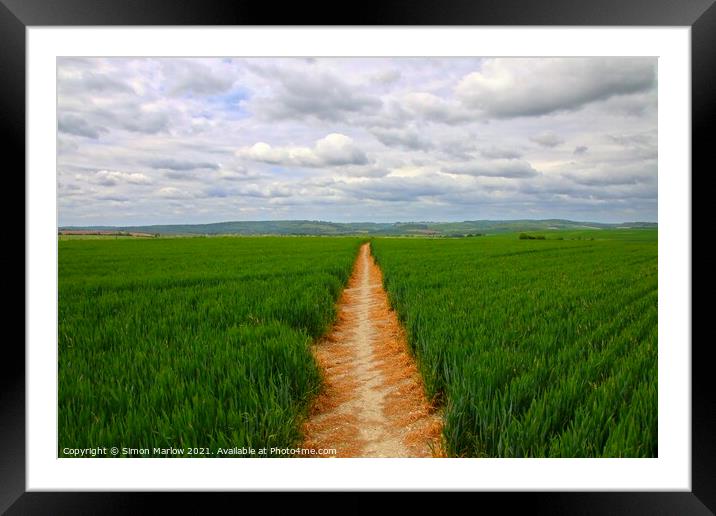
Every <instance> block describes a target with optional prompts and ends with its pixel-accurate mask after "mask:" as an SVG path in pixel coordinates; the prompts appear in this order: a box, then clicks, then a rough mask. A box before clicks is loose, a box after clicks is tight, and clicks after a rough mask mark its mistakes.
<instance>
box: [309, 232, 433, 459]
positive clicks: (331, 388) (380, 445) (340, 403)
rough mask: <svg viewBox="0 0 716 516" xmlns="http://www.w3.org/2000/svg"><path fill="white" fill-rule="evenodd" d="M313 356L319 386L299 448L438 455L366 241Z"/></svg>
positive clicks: (344, 453)
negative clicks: (321, 385)
mask: <svg viewBox="0 0 716 516" xmlns="http://www.w3.org/2000/svg"><path fill="white" fill-rule="evenodd" d="M314 354H315V356H316V359H317V360H318V363H319V365H320V367H321V369H322V370H323V376H324V388H323V391H322V393H321V394H320V395H319V396H318V398H317V399H316V401H315V403H314V405H313V407H312V410H311V413H310V415H309V418H308V421H307V422H306V424H305V427H304V435H305V441H304V443H303V446H304V447H305V448H316V449H318V448H323V449H326V448H334V449H336V450H337V455H333V456H334V457H335V456H337V457H435V456H441V455H442V453H441V450H440V445H439V443H440V432H441V420H440V416H439V414H438V413H437V412H436V411H435V410H434V408H433V407H432V406H431V405H430V403H429V402H428V400H427V399H426V398H425V395H424V391H423V385H422V380H421V378H420V375H419V373H418V371H417V368H416V366H415V362H414V360H413V358H412V356H411V354H410V352H409V350H408V345H407V341H406V338H405V333H404V331H403V329H402V327H401V326H400V324H399V322H398V319H397V317H396V314H395V312H394V311H393V310H392V309H391V308H390V304H389V302H388V296H387V294H386V292H385V290H384V289H383V283H382V273H381V271H380V268H379V267H378V266H377V265H376V263H375V261H374V260H373V257H372V256H371V252H370V244H364V245H363V246H362V247H361V249H360V253H359V255H358V259H357V260H356V265H355V268H354V269H353V273H352V275H351V278H350V280H349V282H348V286H347V288H346V289H345V290H344V291H343V294H342V295H341V298H340V300H339V303H338V318H337V321H336V323H335V325H334V326H333V328H332V330H331V331H330V333H329V334H328V335H327V336H326V337H324V338H323V339H322V340H320V341H319V342H318V343H317V344H316V345H315V346H314Z"/></svg>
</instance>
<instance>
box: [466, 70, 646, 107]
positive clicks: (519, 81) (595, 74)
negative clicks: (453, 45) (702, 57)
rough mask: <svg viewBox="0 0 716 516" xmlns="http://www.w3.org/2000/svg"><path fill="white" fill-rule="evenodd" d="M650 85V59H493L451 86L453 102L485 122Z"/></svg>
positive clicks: (636, 90)
mask: <svg viewBox="0 0 716 516" xmlns="http://www.w3.org/2000/svg"><path fill="white" fill-rule="evenodd" d="M655 84H656V60H655V59H643V58H627V57H624V58H619V57H616V58H615V57H609V58H593V57H590V58H552V59H547V58H544V59H534V58H498V59H491V60H487V61H486V62H485V63H484V64H483V66H482V69H481V70H480V71H477V72H473V73H470V74H468V75H466V76H465V77H464V78H463V79H462V80H461V81H460V83H459V84H458V85H457V87H456V89H455V92H456V94H457V96H458V98H459V99H460V100H461V101H462V102H463V103H464V104H465V106H468V107H470V108H472V109H476V110H478V111H479V112H481V113H482V114H483V115H484V116H486V117H494V118H512V117H520V116H535V115H545V114H549V113H553V112H557V111H565V110H575V109H579V108H580V107H582V106H584V105H585V104H588V103H590V102H595V101H599V100H606V99H609V98H611V97H614V96H617V95H624V94H631V93H637V92H643V91H647V90H650V89H652V88H653V87H654V86H655Z"/></svg>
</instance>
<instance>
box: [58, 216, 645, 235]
mask: <svg viewBox="0 0 716 516" xmlns="http://www.w3.org/2000/svg"><path fill="white" fill-rule="evenodd" d="M657 227H658V226H657V223H655V222H623V223H621V224H604V223H600V222H575V221H571V220H562V219H547V220H529V219H525V220H466V221H463V222H386V223H381V222H348V223H341V222H325V221H320V220H268V221H236V222H216V223H213V224H167V225H154V226H63V227H60V228H59V231H60V232H64V231H68V232H79V231H83V232H84V231H95V232H105V231H113V232H127V233H149V234H158V235H316V236H318V235H376V236H378V235H396V236H397V235H432V236H466V235H476V234H490V233H506V232H515V231H547V230H558V229H559V230H579V229H615V228H630V229H640V228H652V229H653V228H657Z"/></svg>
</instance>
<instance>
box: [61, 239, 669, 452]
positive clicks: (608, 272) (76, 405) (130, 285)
mask: <svg viewBox="0 0 716 516" xmlns="http://www.w3.org/2000/svg"><path fill="white" fill-rule="evenodd" d="M527 233H529V234H530V235H532V236H544V237H545V238H544V240H541V239H540V240H536V239H535V240H527V239H520V238H519V233H510V234H500V235H487V236H480V237H474V238H416V237H411V238H402V237H398V238H390V237H379V238H374V239H373V241H372V242H373V243H372V247H373V253H374V255H375V256H376V259H377V261H378V263H379V265H380V266H381V268H382V270H383V274H384V283H385V286H386V290H387V291H388V295H389V297H390V301H391V303H392V304H393V306H394V307H395V309H396V311H397V312H398V315H399V317H400V319H401V320H402V322H403V323H404V325H405V327H406V330H407V334H408V339H409V343H410V345H411V348H412V350H413V352H414V353H415V355H416V358H417V361H418V366H419V368H420V371H421V373H422V376H423V379H424V382H425V386H426V390H427V391H428V394H429V396H430V397H431V398H435V399H436V400H437V401H438V403H439V404H440V405H441V406H442V408H443V418H444V439H445V447H446V451H447V453H448V455H450V456H467V457H654V456H657V232H656V230H652V229H621V230H609V229H595V230H570V231H539V230H533V231H527ZM362 241H364V240H362V239H359V238H350V237H343V238H342V237H241V238H236V237H214V238H158V239H141V238H139V239H134V238H131V237H127V238H116V239H115V238H98V239H85V238H79V239H67V240H65V239H60V240H59V241H58V247H59V314H58V315H59V334H58V335H59V407H58V408H59V421H58V424H59V443H58V444H59V455H60V456H64V455H63V453H62V450H63V449H64V448H65V447H69V448H85V447H89V446H92V447H112V446H120V447H128V448H136V449H142V448H149V449H150V450H153V449H154V448H157V447H159V448H171V447H175V448H189V447H211V448H212V449H216V448H218V447H230V448H231V447H239V448H240V447H253V448H260V447H272V446H278V447H285V446H291V445H296V444H298V443H299V442H300V439H301V435H300V425H301V422H302V420H303V418H304V416H305V413H306V409H307V406H308V404H309V403H310V401H311V400H312V399H313V397H314V395H315V394H316V393H317V392H318V390H319V389H320V384H321V381H320V374H319V371H318V369H317V366H316V363H315V361H314V359H313V356H312V355H311V353H310V347H309V344H310V342H311V341H312V340H314V339H316V338H317V337H319V336H320V335H322V334H324V333H325V331H326V330H327V329H328V328H329V326H330V324H331V322H332V321H333V320H334V317H335V312H336V309H335V303H336V301H337V299H338V296H339V294H340V292H341V290H342V288H343V287H344V286H345V284H346V281H347V279H348V277H349V275H350V272H351V270H352V268H353V264H354V261H355V257H356V253H357V251H358V248H359V245H360V243H361V242H362ZM165 455H166V454H163V453H154V452H152V453H151V454H150V455H149V456H165ZM143 456H146V455H143Z"/></svg>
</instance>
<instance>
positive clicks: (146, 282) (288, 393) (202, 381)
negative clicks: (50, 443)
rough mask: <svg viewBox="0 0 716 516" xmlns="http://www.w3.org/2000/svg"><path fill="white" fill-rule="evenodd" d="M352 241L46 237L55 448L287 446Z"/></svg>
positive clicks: (350, 258)
mask: <svg viewBox="0 0 716 516" xmlns="http://www.w3.org/2000/svg"><path fill="white" fill-rule="evenodd" d="M359 244H360V240H358V239H350V238H212V239H206V238H194V239H152V240H121V239H119V240H104V241H102V240H67V241H64V240H63V241H60V242H58V245H59V314H58V315H59V332H58V340H59V407H58V408H59V423H58V424H59V450H60V453H59V454H60V455H61V456H62V450H63V449H64V448H65V447H70V448H85V447H112V446H116V447H119V448H120V449H121V448H123V447H127V448H137V449H139V448H149V449H150V450H152V453H151V454H150V456H163V455H164V454H162V453H154V452H153V450H154V448H170V447H181V448H187V447H202V448H204V447H206V448H209V449H212V450H215V449H216V448H217V447H227V448H230V447H253V448H255V449H259V448H262V447H273V446H276V447H286V446H290V445H295V444H297V443H298V442H299V440H300V437H301V436H300V422H301V420H302V417H303V416H304V415H305V411H306V407H307V404H308V402H309V401H310V399H311V398H312V397H313V395H314V394H315V393H316V392H317V391H318V389H319V388H320V374H319V371H318V369H317V366H316V363H315V361H314V359H313V356H312V355H311V352H310V346H309V344H310V342H311V340H312V339H315V338H317V337H318V336H320V335H321V334H323V333H324V332H325V331H326V329H327V328H328V327H329V326H330V324H331V323H332V321H333V320H334V318H335V302H336V300H337V298H338V296H339V294H340V292H341V290H342V288H343V287H344V285H345V283H346V281H347V279H348V277H349V275H350V272H351V270H352V267H353V263H354V260H355V257H356V253H357V250H358V247H359ZM212 453H214V452H212ZM120 455H121V454H120Z"/></svg>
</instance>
